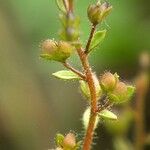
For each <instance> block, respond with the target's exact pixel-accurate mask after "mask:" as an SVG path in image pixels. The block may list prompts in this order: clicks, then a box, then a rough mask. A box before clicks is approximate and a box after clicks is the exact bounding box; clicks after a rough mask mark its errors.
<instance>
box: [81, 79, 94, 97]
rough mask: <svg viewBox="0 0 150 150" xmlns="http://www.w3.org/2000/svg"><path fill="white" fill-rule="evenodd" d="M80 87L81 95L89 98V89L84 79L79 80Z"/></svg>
mask: <svg viewBox="0 0 150 150" xmlns="http://www.w3.org/2000/svg"><path fill="white" fill-rule="evenodd" d="M80 88H81V91H82V93H83V95H84V96H85V97H87V98H88V99H89V98H90V97H91V95H90V89H89V86H88V84H87V83H86V82H85V81H83V80H81V81H80Z"/></svg>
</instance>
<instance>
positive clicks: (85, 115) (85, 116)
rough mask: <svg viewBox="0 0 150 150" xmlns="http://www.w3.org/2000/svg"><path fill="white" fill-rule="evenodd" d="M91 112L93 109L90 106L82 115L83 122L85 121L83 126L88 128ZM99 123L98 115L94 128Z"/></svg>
mask: <svg viewBox="0 0 150 150" xmlns="http://www.w3.org/2000/svg"><path fill="white" fill-rule="evenodd" d="M90 114H91V109H90V107H88V108H87V109H86V110H85V112H84V113H83V117H82V122H83V127H84V129H85V130H86V129H87V128H88V124H89V120H90ZM98 123H99V116H98V115H97V116H96V120H95V124H94V129H96V128H97V126H98Z"/></svg>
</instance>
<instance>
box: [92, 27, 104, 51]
mask: <svg viewBox="0 0 150 150" xmlns="http://www.w3.org/2000/svg"><path fill="white" fill-rule="evenodd" d="M106 32H107V31H106V30H102V31H97V32H96V33H95V34H94V36H93V39H92V41H91V45H90V48H89V51H91V50H92V49H93V48H95V47H97V46H98V45H99V44H100V43H101V42H102V41H103V40H104V38H105V36H106Z"/></svg>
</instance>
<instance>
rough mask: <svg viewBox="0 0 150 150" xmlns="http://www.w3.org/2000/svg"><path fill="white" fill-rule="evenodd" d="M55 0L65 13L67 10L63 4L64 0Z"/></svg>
mask: <svg viewBox="0 0 150 150" xmlns="http://www.w3.org/2000/svg"><path fill="white" fill-rule="evenodd" d="M55 1H56V4H57V7H58V9H59V10H60V11H61V12H63V13H65V12H66V10H65V7H64V5H63V1H62V0H55Z"/></svg>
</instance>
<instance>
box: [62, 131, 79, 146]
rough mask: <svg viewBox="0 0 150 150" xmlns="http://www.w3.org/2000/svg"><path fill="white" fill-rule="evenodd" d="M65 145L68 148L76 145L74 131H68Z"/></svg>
mask: <svg viewBox="0 0 150 150" xmlns="http://www.w3.org/2000/svg"><path fill="white" fill-rule="evenodd" d="M63 145H64V147H66V148H74V147H75V146H76V138H75V135H74V134H73V133H68V134H67V135H66V136H65V138H64V141H63Z"/></svg>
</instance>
